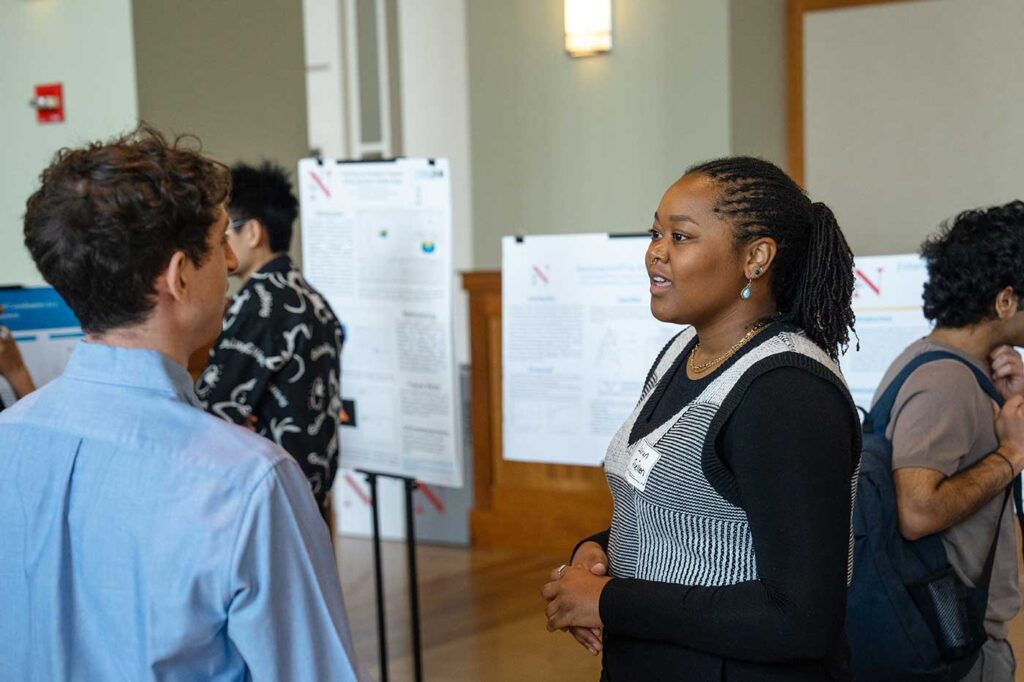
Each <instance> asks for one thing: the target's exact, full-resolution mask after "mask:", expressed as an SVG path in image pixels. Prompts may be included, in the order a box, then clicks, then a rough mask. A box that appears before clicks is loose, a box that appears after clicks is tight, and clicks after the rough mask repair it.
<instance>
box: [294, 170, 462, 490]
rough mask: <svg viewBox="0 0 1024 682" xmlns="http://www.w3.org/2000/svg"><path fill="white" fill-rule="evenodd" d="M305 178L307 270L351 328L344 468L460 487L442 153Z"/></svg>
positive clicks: (344, 378)
mask: <svg viewBox="0 0 1024 682" xmlns="http://www.w3.org/2000/svg"><path fill="white" fill-rule="evenodd" d="M298 174H299V191H300V197H301V217H302V259H303V269H304V271H305V275H306V277H307V278H308V279H309V281H310V283H311V284H312V285H313V286H314V287H316V288H317V289H318V290H320V292H321V293H322V294H323V295H324V296H325V297H326V299H327V301H328V302H329V303H330V305H331V307H332V308H333V309H334V312H335V313H336V314H337V316H338V319H339V320H341V322H342V324H343V325H344V327H345V337H346V339H345V346H344V350H343V352H342V363H341V364H342V367H341V384H342V399H343V405H344V410H343V414H342V419H341V421H342V426H341V427H340V439H341V440H340V450H341V465H342V467H344V468H347V469H357V468H358V469H366V470H370V471H375V472H380V473H385V474H396V475H401V476H407V477H411V478H415V479H417V480H419V481H422V482H425V483H430V484H438V485H443V486H452V487H460V486H461V485H462V483H463V481H462V477H463V469H462V465H461V461H462V460H461V452H460V447H459V446H460V437H459V436H460V433H461V431H460V429H461V427H460V422H459V415H458V412H459V405H458V401H457V394H456V379H457V368H456V366H455V360H454V345H453V340H452V295H453V292H452V289H453V285H452V279H453V275H452V248H451V246H452V245H451V240H452V217H451V182H450V177H449V168H448V162H447V160H445V159H395V160H390V161H367V162H354V163H352V162H338V161H334V160H329V159H323V160H320V159H303V160H302V161H300V162H299V166H298Z"/></svg>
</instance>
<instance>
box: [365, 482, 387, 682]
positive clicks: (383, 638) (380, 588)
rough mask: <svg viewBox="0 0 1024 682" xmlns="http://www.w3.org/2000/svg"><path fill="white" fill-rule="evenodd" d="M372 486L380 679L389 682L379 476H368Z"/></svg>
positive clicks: (371, 504) (382, 681)
mask: <svg viewBox="0 0 1024 682" xmlns="http://www.w3.org/2000/svg"><path fill="white" fill-rule="evenodd" d="M366 482H367V483H368V484H369V485H370V506H371V508H372V511H373V571H374V575H375V578H376V583H377V643H378V645H379V646H380V679H381V682H388V640H387V626H386V625H385V623H384V620H385V612H384V570H383V562H382V561H381V556H380V518H379V512H378V507H379V503H378V497H377V475H376V474H370V473H367V474H366Z"/></svg>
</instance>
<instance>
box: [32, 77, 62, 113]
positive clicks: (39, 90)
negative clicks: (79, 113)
mask: <svg viewBox="0 0 1024 682" xmlns="http://www.w3.org/2000/svg"><path fill="white" fill-rule="evenodd" d="M30 104H31V105H32V106H33V107H34V108H35V110H36V121H37V122H38V123H62V122H63V121H64V86H63V85H62V84H61V83H47V84H46V85H37V86H36V94H35V97H33V98H32V101H31V102H30Z"/></svg>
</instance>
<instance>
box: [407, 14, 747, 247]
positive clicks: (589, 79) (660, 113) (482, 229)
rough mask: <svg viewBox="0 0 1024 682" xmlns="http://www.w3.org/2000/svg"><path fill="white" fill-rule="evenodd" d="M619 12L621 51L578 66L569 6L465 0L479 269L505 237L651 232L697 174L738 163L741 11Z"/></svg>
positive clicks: (475, 243) (616, 22)
mask: <svg viewBox="0 0 1024 682" xmlns="http://www.w3.org/2000/svg"><path fill="white" fill-rule="evenodd" d="M613 7H614V12H615V16H614V30H615V34H614V48H613V51H612V52H611V54H609V55H604V56H599V57H591V58H587V59H571V58H570V57H568V56H567V55H566V54H565V52H564V51H563V25H562V3H561V2H552V1H551V0H516V1H515V2H509V1H508V0H468V1H467V3H466V11H467V30H468V56H469V107H470V126H471V127H470V131H471V138H470V139H471V149H472V164H473V190H472V197H473V239H474V241H473V254H474V265H475V266H477V267H494V266H497V265H498V263H499V260H500V238H501V236H502V235H506V234H518V233H522V234H530V233H553V232H596V231H609V232H636V231H642V230H645V229H647V228H649V227H650V217H651V215H652V213H653V212H654V210H655V208H656V207H657V203H658V200H659V199H660V198H661V194H662V192H663V191H664V190H665V188H666V187H667V186H668V185H669V184H670V183H671V182H672V181H673V180H675V179H676V178H677V177H678V176H679V175H680V174H681V173H682V172H683V170H685V168H686V167H687V166H688V165H690V164H692V163H694V162H696V161H700V160H703V159H706V158H708V157H713V156H718V155H722V154H726V153H728V152H729V150H730V144H731V139H730V130H729V128H730V117H729V97H730V84H729V44H728V33H729V11H728V10H729V3H727V2H723V1H722V0H628V1H623V0H620V1H618V2H614V3H613ZM406 105H407V106H409V105H410V103H408V102H407V103H406Z"/></svg>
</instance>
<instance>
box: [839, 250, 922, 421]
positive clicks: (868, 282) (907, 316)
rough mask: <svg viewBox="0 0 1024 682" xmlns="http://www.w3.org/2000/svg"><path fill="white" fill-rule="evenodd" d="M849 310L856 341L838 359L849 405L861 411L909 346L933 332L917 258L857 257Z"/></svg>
mask: <svg viewBox="0 0 1024 682" xmlns="http://www.w3.org/2000/svg"><path fill="white" fill-rule="evenodd" d="M854 275H855V278H856V279H855V288H854V293H853V311H854V313H856V315H857V336H858V337H860V350H859V351H858V350H857V339H856V338H851V340H850V348H849V350H847V352H846V354H845V355H844V356H843V357H842V359H841V362H840V364H841V366H842V369H843V374H844V375H845V376H846V381H847V383H848V384H849V387H850V393H851V394H852V395H853V401H854V402H855V403H856V404H857V406H858V407H862V408H864V409H865V410H868V409H870V408H871V398H872V396H874V394H875V389H877V388H878V385H879V383H881V381H882V377H883V375H884V374H885V371H886V370H887V369H888V368H889V365H890V364H892V361H893V360H895V359H896V357H897V356H898V355H899V354H900V353H902V352H903V349H904V348H906V347H907V346H909V345H910V344H911V343H912V342H913V341H916V340H917V339H919V338H921V337H922V336H925V335H926V334H928V332H930V331H931V324H930V323H929V322H928V320H926V319H925V317H924V312H923V310H922V302H921V294H922V292H923V290H924V284H925V282H926V281H928V271H927V269H926V268H925V264H924V261H922V260H921V258H920V256H918V255H917V254H913V253H912V254H905V255H897V256H861V257H859V258H856V259H854Z"/></svg>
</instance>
